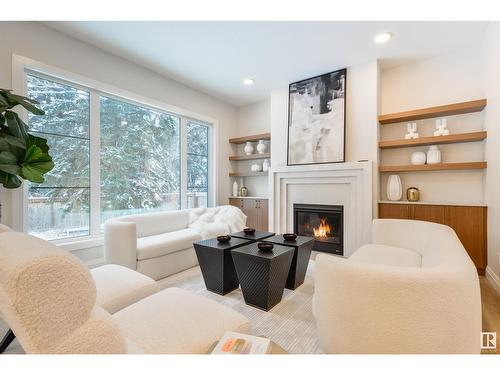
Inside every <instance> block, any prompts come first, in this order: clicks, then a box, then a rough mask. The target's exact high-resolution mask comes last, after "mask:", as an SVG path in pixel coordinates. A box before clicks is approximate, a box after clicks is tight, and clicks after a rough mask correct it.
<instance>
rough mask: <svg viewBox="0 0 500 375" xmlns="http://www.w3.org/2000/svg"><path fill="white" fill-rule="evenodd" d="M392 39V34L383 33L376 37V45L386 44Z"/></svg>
mask: <svg viewBox="0 0 500 375" xmlns="http://www.w3.org/2000/svg"><path fill="white" fill-rule="evenodd" d="M391 38H392V34H391V33H381V34H378V35H377V36H376V37H375V43H386V42H388V41H389V39H391Z"/></svg>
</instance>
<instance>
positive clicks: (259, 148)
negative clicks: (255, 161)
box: [257, 139, 267, 154]
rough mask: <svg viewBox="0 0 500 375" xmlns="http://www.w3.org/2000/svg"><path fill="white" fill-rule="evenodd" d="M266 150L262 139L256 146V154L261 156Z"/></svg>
mask: <svg viewBox="0 0 500 375" xmlns="http://www.w3.org/2000/svg"><path fill="white" fill-rule="evenodd" d="M266 149H267V146H266V143H265V142H264V140H263V139H261V140H259V143H258V144H257V152H258V153H259V154H263V153H264V152H266Z"/></svg>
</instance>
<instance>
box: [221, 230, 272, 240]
mask: <svg viewBox="0 0 500 375" xmlns="http://www.w3.org/2000/svg"><path fill="white" fill-rule="evenodd" d="M274 235H275V233H274V232H259V231H256V232H255V233H253V234H246V233H245V231H241V232H236V233H231V234H230V236H231V237H233V238H244V239H245V240H251V241H262V240H263V239H265V238H267V237H272V236H274Z"/></svg>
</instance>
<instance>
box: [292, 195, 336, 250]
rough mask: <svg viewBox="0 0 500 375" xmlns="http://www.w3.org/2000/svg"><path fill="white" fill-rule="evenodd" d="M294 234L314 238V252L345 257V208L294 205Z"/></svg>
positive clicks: (321, 205) (322, 205)
mask: <svg viewBox="0 0 500 375" xmlns="http://www.w3.org/2000/svg"><path fill="white" fill-rule="evenodd" d="M293 218H294V219H293V223H294V233H297V234H298V235H299V236H307V237H314V240H315V241H314V245H313V250H316V251H322V252H326V253H331V254H336V255H344V206H341V205H324V204H303V203H294V205H293Z"/></svg>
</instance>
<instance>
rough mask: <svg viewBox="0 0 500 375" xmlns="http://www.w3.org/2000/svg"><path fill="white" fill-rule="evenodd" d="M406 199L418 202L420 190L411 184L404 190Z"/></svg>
mask: <svg viewBox="0 0 500 375" xmlns="http://www.w3.org/2000/svg"><path fill="white" fill-rule="evenodd" d="M406 199H407V200H408V202H418V201H419V200H420V191H419V190H418V188H416V187H414V186H412V187H409V188H408V189H407V190H406Z"/></svg>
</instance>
